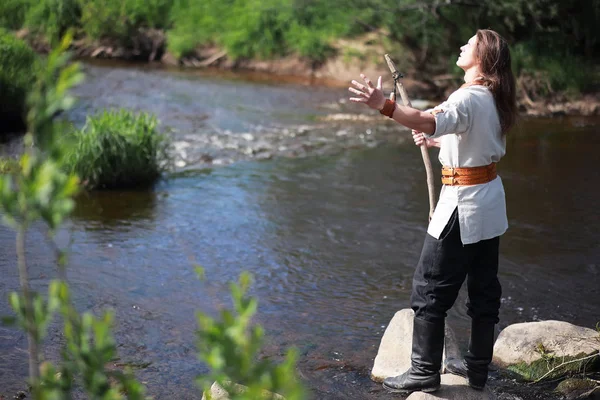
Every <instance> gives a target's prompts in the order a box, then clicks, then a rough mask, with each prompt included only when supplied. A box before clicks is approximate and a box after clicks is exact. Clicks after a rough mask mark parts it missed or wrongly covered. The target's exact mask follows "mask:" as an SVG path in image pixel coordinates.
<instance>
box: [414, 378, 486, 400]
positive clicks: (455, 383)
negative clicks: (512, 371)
mask: <svg viewBox="0 0 600 400" xmlns="http://www.w3.org/2000/svg"><path fill="white" fill-rule="evenodd" d="M495 399H496V396H494V394H493V393H492V392H491V391H490V390H489V389H488V388H487V387H486V388H484V390H483V391H479V390H475V389H471V388H470V387H469V385H468V384H467V380H466V379H465V378H463V377H460V376H457V375H451V374H444V375H442V386H441V387H440V389H439V390H437V391H435V392H433V393H424V392H414V393H411V394H410V396H408V397H407V398H406V400H495Z"/></svg>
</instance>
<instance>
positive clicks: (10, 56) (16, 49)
mask: <svg viewBox="0 0 600 400" xmlns="http://www.w3.org/2000/svg"><path fill="white" fill-rule="evenodd" d="M39 64H40V63H39V59H38V56H37V55H36V54H35V52H34V51H33V50H32V49H31V47H29V46H28V45H27V44H26V43H25V42H24V41H22V40H19V39H17V38H16V37H15V36H14V35H12V34H11V33H8V32H6V31H4V30H2V29H0V131H9V130H13V129H17V130H18V129H22V128H23V127H24V120H25V114H26V98H27V93H28V92H29V91H30V90H31V87H32V82H33V81H34V78H35V75H36V74H37V72H38V68H39Z"/></svg>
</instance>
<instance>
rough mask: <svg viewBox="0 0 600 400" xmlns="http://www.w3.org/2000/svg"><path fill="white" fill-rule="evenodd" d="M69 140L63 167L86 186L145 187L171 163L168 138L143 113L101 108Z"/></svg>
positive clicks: (154, 118) (97, 187)
mask: <svg viewBox="0 0 600 400" xmlns="http://www.w3.org/2000/svg"><path fill="white" fill-rule="evenodd" d="M69 140H70V141H71V145H70V146H69V147H70V149H71V150H70V151H69V152H68V154H67V156H66V157H65V164H66V167H67V168H68V169H69V170H71V171H72V172H74V173H76V174H77V175H78V176H79V178H80V179H81V181H82V182H84V184H85V185H86V187H87V188H89V189H114V188H137V187H148V186H151V185H152V184H153V183H155V182H156V181H157V180H158V179H159V178H160V176H161V174H162V173H163V172H165V171H167V170H168V169H169V167H170V165H171V160H170V156H169V152H168V150H169V147H170V140H169V138H168V137H167V136H166V135H165V134H163V133H161V132H159V130H158V121H157V119H156V117H154V116H152V115H149V114H146V113H139V114H134V113H133V112H131V111H127V110H120V111H105V112H103V113H101V114H97V115H95V116H92V117H88V119H87V121H86V124H85V126H84V127H83V128H82V129H79V130H76V131H75V132H74V133H73V135H71V136H70V137H69Z"/></svg>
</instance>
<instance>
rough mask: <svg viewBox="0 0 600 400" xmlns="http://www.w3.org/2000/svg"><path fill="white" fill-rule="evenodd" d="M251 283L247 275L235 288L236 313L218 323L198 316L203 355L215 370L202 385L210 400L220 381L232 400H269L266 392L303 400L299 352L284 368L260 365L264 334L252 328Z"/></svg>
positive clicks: (288, 358)
mask: <svg viewBox="0 0 600 400" xmlns="http://www.w3.org/2000/svg"><path fill="white" fill-rule="evenodd" d="M251 279H252V278H251V276H250V274H248V273H243V274H242V275H241V276H240V279H239V282H238V284H233V283H232V284H231V295H232V298H233V306H234V312H231V311H229V310H222V311H221V315H220V318H219V319H218V320H217V319H214V318H212V317H210V316H208V315H206V314H203V313H198V326H199V331H198V349H199V354H200V358H201V359H202V360H203V361H205V362H206V363H207V364H208V366H209V367H210V368H211V374H210V375H209V376H204V377H200V378H199V379H198V383H199V385H200V386H201V387H202V388H203V390H204V393H205V395H206V396H207V397H208V393H209V388H210V385H211V383H212V382H213V381H216V382H218V383H219V384H220V385H221V386H222V387H223V388H225V389H226V390H227V391H228V392H229V394H230V396H231V399H232V400H256V399H262V398H269V397H270V395H268V394H266V393H265V391H268V392H270V393H277V394H280V395H282V396H284V397H285V398H286V399H287V400H299V399H302V398H304V392H303V389H302V387H301V385H300V384H299V383H298V381H297V378H296V372H295V364H296V358H297V352H296V351H295V350H290V351H289V352H288V353H287V355H286V357H285V360H284V362H283V363H282V364H280V365H274V364H273V363H272V362H271V361H269V360H261V361H257V359H258V357H259V352H260V350H261V347H262V343H263V336H264V333H263V330H262V328H261V327H260V326H251V319H252V317H253V316H254V314H255V313H256V309H257V306H258V302H257V300H256V298H251V297H248V296H247V291H248V288H249V286H250V283H251ZM232 383H240V384H243V385H245V386H247V389H246V390H243V391H240V390H239V389H237V388H236V387H235V385H233V384H232Z"/></svg>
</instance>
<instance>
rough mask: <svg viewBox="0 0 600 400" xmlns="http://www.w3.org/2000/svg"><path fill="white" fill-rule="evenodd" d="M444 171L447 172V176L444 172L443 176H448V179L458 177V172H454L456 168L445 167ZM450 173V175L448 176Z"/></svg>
mask: <svg viewBox="0 0 600 400" xmlns="http://www.w3.org/2000/svg"><path fill="white" fill-rule="evenodd" d="M444 170H445V172H446V174H444V173H443V172H444V171H442V175H443V176H448V177H449V176H451V177H455V176H456V171H455V170H454V167H444ZM448 172H449V173H450V174H449V175H448Z"/></svg>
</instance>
